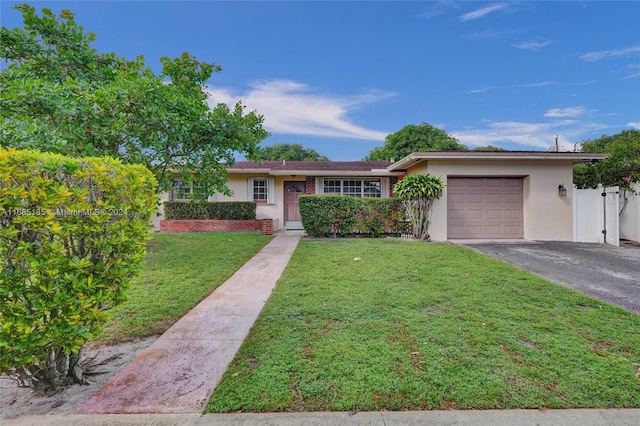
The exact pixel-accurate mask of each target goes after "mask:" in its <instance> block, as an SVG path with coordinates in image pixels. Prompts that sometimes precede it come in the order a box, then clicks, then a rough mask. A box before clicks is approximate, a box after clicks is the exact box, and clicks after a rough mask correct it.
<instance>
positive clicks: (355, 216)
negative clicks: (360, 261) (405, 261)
mask: <svg viewBox="0 0 640 426" xmlns="http://www.w3.org/2000/svg"><path fill="white" fill-rule="evenodd" d="M298 203H299V205H300V215H301V216H302V225H303V226H304V230H305V231H306V232H307V234H308V235H309V236H312V237H323V236H329V235H333V236H334V237H335V236H336V235H338V234H340V235H347V234H354V233H364V234H370V235H373V236H379V235H380V234H384V233H393V234H396V233H399V232H400V231H401V229H400V228H401V226H402V225H403V222H402V219H403V215H402V213H401V204H400V201H399V200H396V199H394V198H357V197H350V196H345V195H302V196H300V198H299V199H298Z"/></svg>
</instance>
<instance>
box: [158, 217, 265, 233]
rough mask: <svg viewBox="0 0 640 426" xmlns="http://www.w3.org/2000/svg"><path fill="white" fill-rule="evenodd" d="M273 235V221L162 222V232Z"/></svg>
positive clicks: (165, 220) (202, 220)
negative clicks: (260, 233)
mask: <svg viewBox="0 0 640 426" xmlns="http://www.w3.org/2000/svg"><path fill="white" fill-rule="evenodd" d="M250 231H262V233H263V234H264V235H272V234H273V219H256V220H211V219H206V220H205V219H192V220H167V219H164V220H161V221H160V232H250Z"/></svg>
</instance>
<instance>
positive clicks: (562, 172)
mask: <svg viewBox="0 0 640 426" xmlns="http://www.w3.org/2000/svg"><path fill="white" fill-rule="evenodd" d="M414 173H429V174H431V175H434V176H439V177H442V179H443V180H444V181H445V184H446V183H447V179H448V177H485V176H498V177H508V176H512V177H522V178H523V225H524V238H526V239H534V240H556V241H572V239H573V210H572V206H573V201H572V200H573V198H572V197H573V192H572V180H573V178H572V176H573V172H572V162H571V161H560V160H554V161H531V160H522V161H508V160H505V161H500V160H496V161H487V160H482V161H479V160H460V159H457V160H429V161H428V164H427V165H426V166H425V165H424V163H422V164H419V165H418V166H417V167H414V168H412V169H410V170H408V171H407V174H414ZM560 184H563V185H564V186H565V188H567V196H566V197H560V196H559V195H558V185H560ZM429 233H430V234H431V239H432V240H434V241H446V240H447V191H446V190H445V191H444V193H443V195H442V198H441V199H440V200H436V201H435V202H434V205H433V213H432V217H431V225H430V228H429Z"/></svg>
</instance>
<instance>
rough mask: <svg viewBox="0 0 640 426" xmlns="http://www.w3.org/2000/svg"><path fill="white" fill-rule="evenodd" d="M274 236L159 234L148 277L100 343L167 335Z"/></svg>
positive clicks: (116, 312)
mask: <svg viewBox="0 0 640 426" xmlns="http://www.w3.org/2000/svg"><path fill="white" fill-rule="evenodd" d="M270 240H271V237H265V236H262V235H260V234H257V233H252V232H236V233H212V234H210V233H194V234H153V236H152V239H151V241H150V242H149V244H148V247H147V257H146V263H145V265H144V266H143V268H142V273H141V274H140V276H139V277H138V278H136V279H135V281H134V282H133V284H132V286H131V288H130V289H129V291H128V295H129V296H128V299H127V301H125V302H124V303H123V304H122V305H120V306H117V307H116V308H114V309H112V310H110V311H108V313H109V315H110V316H111V321H110V322H108V323H107V324H106V326H105V328H104V333H103V335H102V336H100V337H99V338H100V340H101V341H104V342H107V343H114V342H119V341H126V340H133V339H138V338H142V337H147V336H153V335H156V334H161V333H163V332H164V331H165V330H167V329H168V328H169V327H170V326H171V325H173V324H174V323H175V322H176V321H177V320H178V319H180V318H181V317H182V316H183V315H184V314H186V313H187V312H188V311H189V310H190V309H191V308H193V307H194V306H195V305H197V304H198V302H200V301H201V300H202V299H204V298H205V297H206V296H207V295H209V294H210V293H211V292H212V291H213V290H215V289H216V288H217V287H218V286H219V285H221V284H222V283H224V282H225V281H226V280H227V278H229V277H230V276H231V275H233V273H234V272H235V271H236V270H238V269H239V268H240V267H241V266H242V265H243V264H245V263H246V262H247V261H248V260H249V259H251V257H253V255H255V254H256V253H257V252H258V251H260V249H261V248H262V247H264V246H265V245H266V244H267V243H268V242H269V241H270Z"/></svg>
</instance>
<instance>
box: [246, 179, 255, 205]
mask: <svg viewBox="0 0 640 426" xmlns="http://www.w3.org/2000/svg"><path fill="white" fill-rule="evenodd" d="M247 200H248V201H255V200H254V199H253V178H249V179H247Z"/></svg>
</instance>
